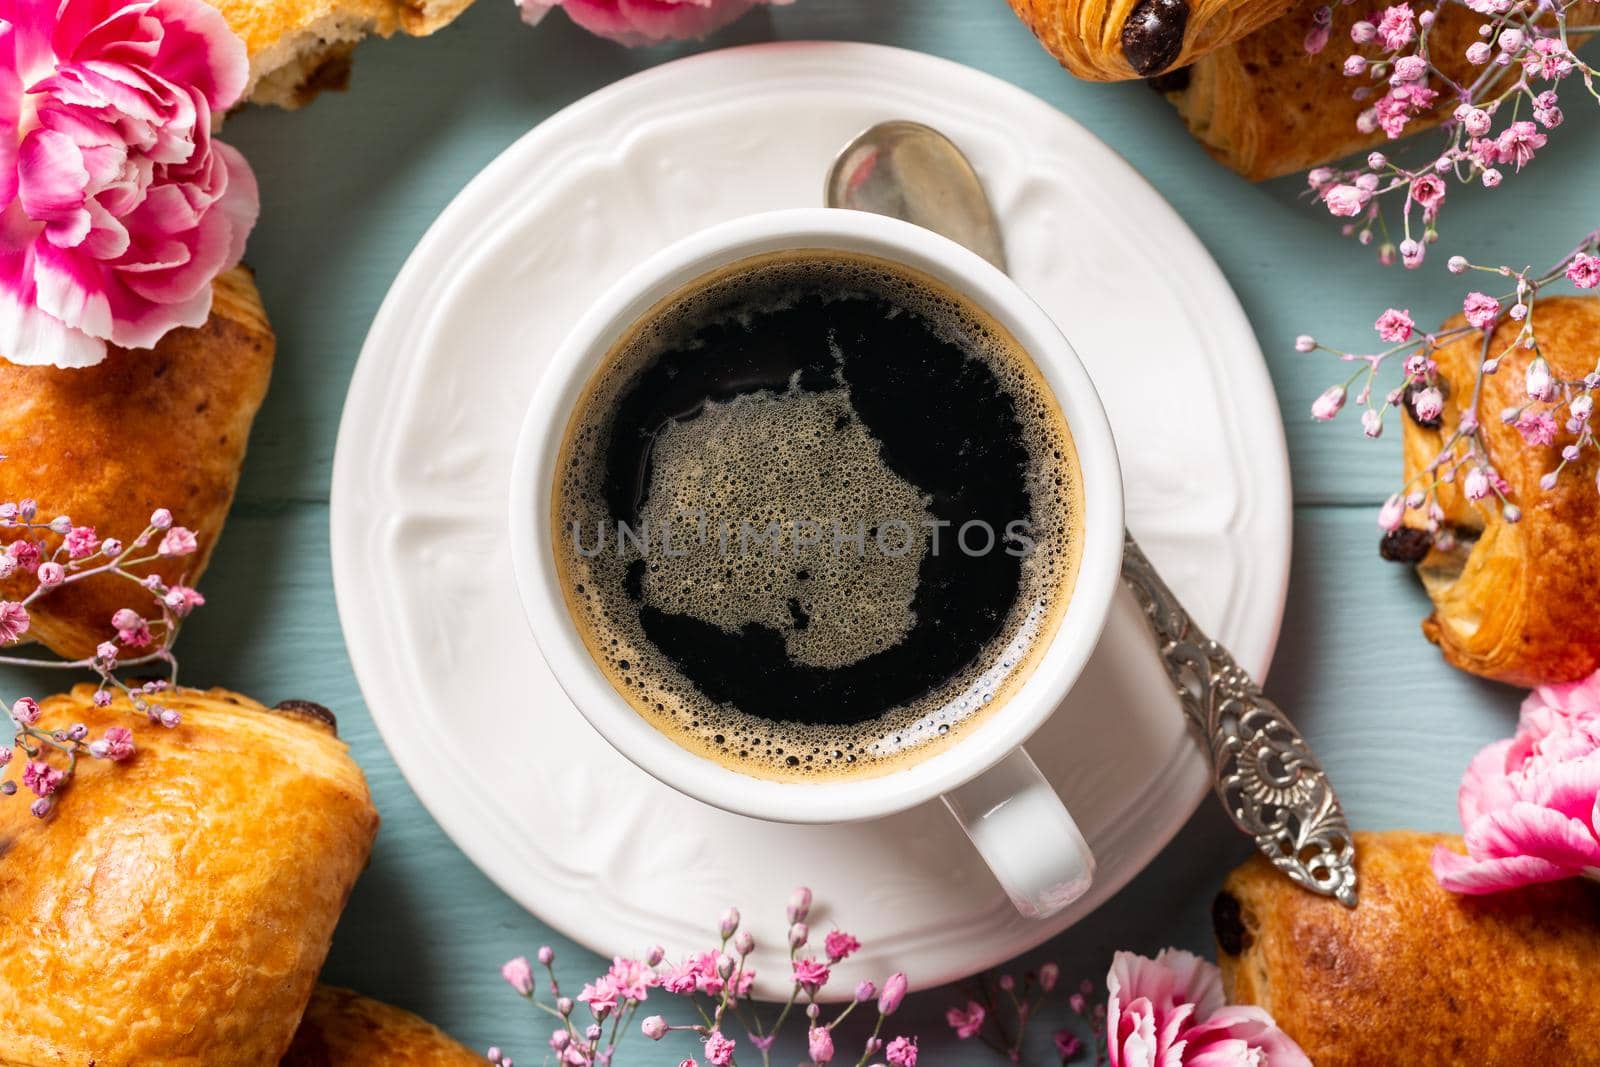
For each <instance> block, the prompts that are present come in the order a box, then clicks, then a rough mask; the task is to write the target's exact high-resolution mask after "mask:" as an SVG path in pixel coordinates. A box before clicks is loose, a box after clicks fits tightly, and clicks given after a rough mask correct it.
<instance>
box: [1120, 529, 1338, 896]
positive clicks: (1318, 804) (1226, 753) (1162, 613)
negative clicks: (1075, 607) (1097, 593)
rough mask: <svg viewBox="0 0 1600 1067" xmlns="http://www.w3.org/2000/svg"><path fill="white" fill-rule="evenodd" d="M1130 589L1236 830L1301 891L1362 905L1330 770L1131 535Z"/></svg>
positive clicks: (1125, 571) (1126, 546)
mask: <svg viewBox="0 0 1600 1067" xmlns="http://www.w3.org/2000/svg"><path fill="white" fill-rule="evenodd" d="M1122 580H1123V581H1124V582H1125V583H1126V584H1127V586H1128V588H1129V589H1130V590H1132V592H1133V595H1134V597H1135V598H1136V599H1137V600H1138V601H1139V607H1140V609H1141V610H1142V611H1143V612H1144V615H1145V618H1146V619H1147V620H1148V621H1149V623H1150V629H1151V631H1152V632H1153V633H1154V634H1155V637H1156V644H1157V646H1158V647H1159V650H1160V652H1161V662H1162V663H1163V664H1164V665H1165V666H1166V668H1167V675H1168V677H1170V678H1171V679H1172V684H1173V686H1174V687H1175V688H1176V689H1177V692H1178V700H1179V701H1180V702H1181V703H1182V704H1183V711H1184V714H1185V715H1187V716H1188V719H1189V726H1190V727H1191V728H1192V729H1193V730H1194V732H1195V734H1196V735H1197V736H1198V738H1199V740H1200V743H1201V744H1202V745H1203V746H1205V748H1206V751H1207V753H1208V755H1209V756H1210V758H1211V771H1212V788H1213V789H1214V790H1215V791H1216V794H1217V799H1218V800H1220V801H1222V806H1223V807H1224V808H1226V809H1227V811H1228V816H1229V818H1231V819H1232V820H1233V823H1234V825H1235V826H1237V827H1238V828H1239V829H1240V830H1242V831H1244V833H1246V834H1248V835H1249V836H1251V837H1253V838H1255V842H1256V848H1258V849H1259V850H1260V851H1261V854H1262V855H1264V856H1266V857H1267V859H1269V860H1271V861H1272V864H1273V866H1275V867H1277V868H1278V870H1280V871H1282V872H1283V873H1284V874H1286V875H1288V876H1289V878H1290V879H1291V880H1292V881H1294V882H1295V883H1296V884H1298V885H1300V886H1303V887H1305V888H1306V889H1309V890H1311V891H1312V892H1314V893H1321V894H1323V895H1324V896H1330V897H1334V898H1336V899H1337V900H1338V901H1339V902H1340V903H1341V904H1343V905H1345V906H1346V907H1350V908H1353V907H1355V904H1356V870H1355V842H1354V841H1353V839H1352V838H1351V836H1350V824H1349V823H1348V822H1347V821H1346V820H1345V817H1344V809H1342V808H1341V807H1340V806H1339V798H1338V797H1337V796H1336V795H1334V792H1333V785H1332V784H1331V783H1330V782H1329V781H1328V776H1327V775H1326V774H1325V773H1323V770H1322V764H1320V763H1318V762H1317V757H1316V756H1315V755H1314V754H1313V753H1312V751H1311V746H1310V745H1308V744H1306V740H1305V738H1303V737H1301V736H1300V731H1299V730H1296V729H1295V728H1294V724H1293V723H1291V722H1290V721H1289V717H1288V716H1287V715H1285V714H1284V713H1283V711H1282V709H1280V708H1279V707H1278V706H1277V705H1276V704H1274V703H1273V702H1272V701H1270V700H1268V699H1267V698H1266V697H1265V696H1264V695H1262V692H1261V688H1260V687H1259V686H1257V685H1256V683H1255V682H1254V681H1253V680H1251V678H1250V674H1249V672H1248V671H1246V670H1245V669H1244V668H1243V667H1240V666H1239V664H1238V663H1237V662H1235V661H1234V658H1233V656H1232V655H1231V654H1230V653H1229V652H1228V650H1227V649H1225V648H1223V647H1222V646H1221V645H1219V644H1217V643H1216V642H1215V641H1213V640H1212V639H1211V638H1209V637H1207V636H1206V635H1205V634H1204V633H1203V632H1202V631H1201V630H1200V627H1199V626H1197V625H1195V621H1194V619H1192V618H1190V616H1189V613H1188V612H1187V611H1185V610H1184V609H1183V605H1182V604H1180V603H1178V598H1177V597H1176V596H1174V595H1173V592H1172V590H1171V589H1169V588H1168V587H1167V583H1166V582H1164V581H1162V580H1161V576H1160V575H1159V574H1157V573H1156V569H1155V567H1153V566H1151V564H1150V560H1149V559H1148V558H1147V557H1146V556H1145V554H1144V552H1143V551H1142V550H1141V549H1140V548H1139V545H1138V542H1136V541H1134V539H1133V535H1132V534H1126V535H1125V539H1124V541H1123V547H1122Z"/></svg>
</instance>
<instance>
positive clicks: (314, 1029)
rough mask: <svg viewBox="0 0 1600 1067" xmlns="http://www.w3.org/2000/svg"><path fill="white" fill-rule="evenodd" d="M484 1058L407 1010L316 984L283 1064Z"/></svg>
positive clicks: (472, 1063)
mask: <svg viewBox="0 0 1600 1067" xmlns="http://www.w3.org/2000/svg"><path fill="white" fill-rule="evenodd" d="M483 1063H484V1060H483V1057H482V1056H481V1055H479V1054H478V1053H476V1052H473V1051H472V1050H471V1049H469V1048H467V1047H466V1046H465V1045H460V1044H457V1043H456V1042H455V1041H453V1040H451V1039H450V1038H449V1037H446V1036H445V1034H444V1033H443V1032H442V1031H441V1030H439V1028H438V1027H436V1026H434V1025H432V1024H431V1023H427V1022H424V1021H423V1020H421V1019H419V1018H417V1017H416V1016H415V1015H412V1014H411V1013H410V1012H408V1011H401V1010H400V1009H399V1008H394V1007H390V1006H389V1005H387V1004H381V1003H379V1002H378V1001H376V1000H369V999H367V998H366V997H364V996H361V995H360V994H359V993H352V992H351V991H350V990H348V989H335V988H333V987H331V986H318V987H317V989H316V992H314V993H313V994H312V995H311V1003H310V1004H309V1005H308V1006H307V1007H306V1014H305V1017H304V1018H302V1019H301V1020H300V1029H299V1031H298V1032H297V1033H296V1034H295V1035H294V1044H292V1045H290V1046H289V1054H288V1055H287V1056H285V1057H284V1058H283V1063H282V1067H355V1065H358V1064H382V1065H383V1067H483Z"/></svg>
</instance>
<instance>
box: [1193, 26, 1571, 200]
mask: <svg viewBox="0 0 1600 1067" xmlns="http://www.w3.org/2000/svg"><path fill="white" fill-rule="evenodd" d="M1323 4H1324V0H1299V2H1298V3H1295V4H1293V5H1292V7H1291V9H1290V11H1289V14H1287V15H1286V16H1285V17H1283V18H1281V19H1279V20H1278V21H1276V22H1273V23H1271V24H1269V25H1266V26H1265V27H1263V28H1261V29H1258V30H1256V31H1255V32H1254V33H1251V34H1250V35H1249V36H1247V37H1242V38H1240V39H1238V40H1235V41H1233V42H1232V43H1231V44H1228V45H1227V46H1226V47H1223V48H1218V49H1216V50H1215V51H1212V52H1210V53H1209V54H1207V55H1205V56H1204V57H1202V58H1200V59H1199V60H1198V62H1196V63H1195V64H1194V65H1193V66H1192V67H1190V68H1189V69H1188V70H1186V71H1181V72H1177V73H1176V74H1174V75H1173V78H1172V79H1171V80H1172V81H1174V82H1176V83H1177V88H1175V89H1173V90H1172V91H1170V92H1168V93H1167V99H1169V100H1171V101H1172V103H1173V104H1174V105H1176V106H1177V108H1178V114H1179V115H1180V116H1182V118H1183V121H1184V123H1185V124H1186V125H1187V126H1188V127H1189V132H1190V133H1192V134H1193V135H1194V136H1195V138H1196V139H1198V140H1199V141H1200V143H1201V144H1203V145H1205V147H1206V150H1207V151H1208V152H1210V153H1211V154H1212V156H1214V157H1216V159H1217V160H1218V161H1219V162H1221V163H1223V164H1224V165H1225V166H1227V167H1229V168H1230V169H1232V170H1235V171H1237V172H1238V173H1240V174H1242V175H1244V177H1246V178H1248V179H1250V180H1251V181H1264V180H1265V179H1267V178H1276V177H1279V176H1281V175H1284V174H1293V173H1295V172H1296V171H1302V170H1309V169H1310V168H1312V167H1315V166H1320V165H1321V164H1323V163H1331V162H1333V161H1334V160H1336V159H1341V158H1343V157H1344V156H1347V155H1350V154H1351V153H1353V152H1359V151H1362V150H1365V149H1371V148H1378V147H1381V146H1383V145H1386V144H1390V143H1391V142H1390V140H1389V137H1388V135H1387V134H1385V133H1384V132H1383V131H1382V130H1375V131H1374V132H1372V133H1362V132H1361V131H1360V130H1358V129H1357V128H1356V118H1357V116H1359V115H1360V114H1361V112H1362V111H1363V110H1364V109H1366V108H1367V107H1370V106H1371V103H1372V102H1371V100H1368V101H1365V102H1362V101H1358V100H1356V99H1355V98H1354V97H1352V96H1351V93H1352V92H1353V91H1354V90H1355V89H1357V88H1359V87H1361V86H1363V85H1371V84H1372V82H1371V80H1370V79H1366V78H1349V77H1346V76H1345V74H1344V61H1345V58H1346V57H1347V56H1349V55H1350V54H1351V53H1352V51H1354V46H1353V45H1352V44H1351V43H1350V27H1351V26H1352V25H1353V24H1354V23H1355V22H1356V21H1358V20H1359V19H1364V18H1368V17H1369V16H1371V15H1372V11H1371V10H1370V9H1369V8H1367V7H1362V6H1360V5H1358V4H1334V5H1333V26H1332V32H1331V35H1330V37H1329V40H1328V44H1327V46H1326V47H1324V48H1323V49H1322V51H1321V52H1319V53H1317V54H1316V55H1309V54H1308V53H1307V52H1306V50H1305V38H1306V33H1307V31H1309V30H1310V29H1311V17H1312V12H1314V11H1315V10H1316V9H1317V8H1319V7H1321V6H1323ZM1596 13H1600V5H1597V4H1581V5H1578V6H1577V7H1575V8H1573V9H1572V11H1571V13H1570V14H1569V16H1568V21H1569V23H1574V22H1589V21H1593V16H1594V15H1595V14H1596ZM1482 23H1483V17H1482V16H1480V15H1477V14H1474V13H1473V12H1471V11H1469V10H1467V9H1465V8H1463V7H1460V6H1459V5H1455V4H1445V5H1442V6H1441V7H1440V8H1439V9H1438V21H1437V22H1436V23H1435V25H1434V28H1433V30H1432V33H1431V36H1430V38H1429V48H1428V55H1429V56H1430V58H1431V59H1432V61H1433V62H1434V63H1435V64H1437V65H1438V67H1439V68H1440V69H1441V70H1442V71H1444V73H1445V74H1447V75H1448V76H1449V77H1451V78H1453V79H1457V80H1463V79H1467V78H1468V76H1469V75H1470V73H1471V72H1472V71H1473V70H1474V69H1475V68H1473V67H1472V65H1471V64H1470V63H1468V62H1467V58H1466V51H1467V47H1468V46H1469V45H1471V44H1472V43H1473V42H1474V41H1477V40H1478V39H1479V38H1478V27H1479V26H1480V25H1481V24H1482ZM1585 40H1587V38H1585V37H1581V36H1576V37H1574V38H1573V43H1574V46H1576V45H1577V44H1581V43H1582V42H1583V41H1585ZM1457 103H1458V101H1457V100H1455V99H1453V98H1451V96H1450V94H1449V93H1442V94H1441V95H1440V103H1439V107H1438V109H1437V110H1435V111H1433V112H1431V113H1428V114H1425V115H1418V116H1416V117H1415V118H1413V119H1412V120H1411V121H1410V123H1409V124H1408V125H1407V126H1406V134H1407V135H1408V136H1409V135H1410V134H1413V133H1417V132H1420V131H1422V130H1426V129H1430V128H1432V127H1433V126H1435V125H1437V124H1438V123H1439V121H1440V120H1441V119H1443V118H1444V117H1445V116H1446V115H1448V114H1449V113H1450V111H1451V110H1452V109H1453V108H1454V107H1455V105H1456V104H1457Z"/></svg>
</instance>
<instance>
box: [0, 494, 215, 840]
mask: <svg viewBox="0 0 1600 1067" xmlns="http://www.w3.org/2000/svg"><path fill="white" fill-rule="evenodd" d="M0 530H3V531H7V532H9V533H12V534H15V535H16V536H15V538H14V539H13V540H12V541H10V542H9V543H8V544H7V545H6V546H5V549H4V551H0V579H3V580H11V581H21V580H25V579H31V580H32V582H33V585H32V588H31V590H30V591H29V592H28V593H27V594H26V595H25V596H23V597H22V598H21V599H20V600H0V647H7V646H16V645H19V644H21V643H23V642H25V641H27V640H28V634H29V631H30V629H31V628H32V617H31V615H30V609H31V608H33V606H34V605H35V604H37V603H38V602H39V601H40V600H41V599H43V598H45V597H47V596H50V595H52V594H54V593H56V592H57V591H59V590H61V589H63V588H66V587H67V586H70V585H73V584H76V583H77V582H81V581H84V580H86V579H89V578H103V579H113V580H116V579H120V580H122V581H125V582H127V583H128V592H129V595H130V598H131V602H132V603H136V604H141V605H143V607H142V611H141V610H135V609H134V608H131V607H130V608H122V609H120V610H118V611H117V612H115V613H114V614H113V615H112V616H111V618H110V619H108V620H106V623H107V628H106V638H105V640H103V641H101V642H100V644H99V645H98V646H96V648H95V651H94V653H93V654H92V655H90V656H87V657H84V658H82V659H76V660H50V659H44V658H41V657H32V656H21V655H0V664H6V665H9V666H22V667H53V668H64V669H69V670H89V671H93V672H94V673H95V674H97V675H99V678H100V685H99V688H98V689H97V690H96V691H95V695H94V703H95V704H96V706H98V707H107V706H109V705H110V704H111V703H112V694H113V692H121V693H123V694H124V695H126V696H127V698H128V701H129V702H130V703H131V704H132V706H133V708H134V710H136V711H137V712H140V713H142V714H143V715H144V716H145V718H146V719H148V721H149V722H150V723H151V724H152V725H159V726H163V727H167V728H171V727H174V726H177V725H178V723H179V715H178V712H177V711H176V710H174V709H172V708H168V707H164V706H163V705H162V704H161V700H160V694H161V693H162V692H164V691H166V690H167V689H168V688H170V687H171V686H174V685H176V684H177V679H178V661H177V658H176V657H175V656H174V655H173V654H172V645H173V642H174V641H176V640H177V637H178V630H179V628H180V627H181V626H182V623H183V620H184V619H185V618H187V617H188V615H189V614H190V612H192V611H193V610H194V609H195V608H197V607H199V606H201V605H202V604H204V603H205V597H203V596H202V595H201V594H200V593H199V592H198V591H196V590H195V589H192V588H190V587H189V586H187V585H184V584H182V583H175V584H168V583H167V582H166V581H165V580H164V579H163V578H162V577H161V576H160V575H157V574H140V573H138V572H137V568H142V567H144V566H146V565H148V564H151V563H155V562H158V561H161V560H172V559H178V558H181V557H184V556H188V555H191V554H193V553H194V552H195V551H196V550H197V549H198V547H199V546H198V544H197V542H196V540H195V537H194V534H192V533H191V532H190V531H189V530H187V529H185V528H184V527H182V526H177V525H174V522H173V517H172V513H171V512H170V511H168V510H167V509H165V508H159V509H157V510H156V511H155V513H154V514H152V515H151V516H150V522H149V524H148V525H147V526H146V527H145V528H144V529H143V530H142V531H140V532H139V533H138V534H137V535H136V536H135V537H133V538H132V539H131V540H128V541H122V540H119V539H116V538H110V537H104V538H103V537H101V536H100V534H99V532H98V531H97V530H95V528H94V527H92V526H81V525H79V524H77V523H75V522H74V521H73V520H72V519H71V518H70V517H69V516H66V515H58V516H56V517H54V518H51V519H44V518H42V517H41V515H40V512H39V506H38V504H37V503H36V502H34V501H33V500H26V499H25V500H18V501H5V502H0ZM134 668H143V670H141V671H140V674H142V675H146V676H148V675H149V674H150V672H151V671H152V670H155V671H158V672H160V674H161V675H162V677H159V678H153V679H152V678H149V677H145V678H142V679H141V680H139V681H124V680H123V676H122V672H128V671H131V670H132V669H134ZM6 715H7V717H8V718H9V719H10V722H11V728H12V732H13V737H12V740H11V744H10V746H8V747H7V748H4V749H0V766H4V765H5V764H7V763H9V762H10V761H11V759H12V756H13V753H15V754H17V755H18V756H20V757H21V758H22V759H25V760H26V761H27V762H26V765H25V766H24V768H23V773H22V776H21V777H22V785H23V788H25V789H26V790H27V791H28V792H29V793H31V794H32V795H33V797H34V799H33V802H32V804H31V806H30V810H32V812H33V814H35V815H37V816H39V817H40V818H43V817H44V816H46V815H48V814H49V813H50V812H51V810H53V808H54V807H55V805H56V803H57V802H58V800H59V799H60V796H61V793H62V791H63V790H65V789H66V787H67V786H68V785H69V784H70V783H71V781H72V778H73V775H74V774H75V773H76V771H77V768H78V762H79V761H80V760H81V759H85V758H89V759H101V760H107V761H109V762H112V763H120V762H122V761H123V760H126V759H128V758H130V757H131V756H132V755H133V754H134V735H133V731H132V730H130V729H129V728H128V727H126V726H112V727H110V728H108V729H107V730H106V731H105V733H104V734H102V735H101V736H99V737H91V736H90V733H89V728H88V727H87V726H85V725H84V724H82V723H76V724H73V725H72V726H70V727H67V728H64V729H46V728H44V727H42V726H40V725H39V717H40V709H39V704H38V703H37V702H36V701H35V700H34V699H33V698H32V697H21V698H19V699H17V700H15V701H13V702H12V703H11V704H10V705H9V707H7V708H6ZM17 791H18V789H17V783H16V782H14V781H6V782H4V783H0V794H3V795H6V796H11V795H14V794H16V793H17Z"/></svg>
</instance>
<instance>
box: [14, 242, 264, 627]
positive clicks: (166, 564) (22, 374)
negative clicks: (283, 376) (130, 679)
mask: <svg viewBox="0 0 1600 1067" xmlns="http://www.w3.org/2000/svg"><path fill="white" fill-rule="evenodd" d="M273 351H274V341H273V336H272V327H271V326H270V325H268V324H267V317H266V313H265V312H264V311H263V310H262V307H261V297H260V294H258V293H257V292H256V286H255V282H254V281H253V280H252V279H251V277H250V272H249V271H248V270H247V269H245V268H243V267H235V268H234V269H233V270H230V271H227V272H225V273H224V274H222V275H220V276H219V277H218V278H217V280H216V292H215V297H214V299H213V302H212V306H211V317H210V318H209V319H208V320H207V321H206V324H205V325H204V326H201V327H199V328H198V329H177V330H173V331H172V332H171V333H169V334H167V335H166V336H165V337H163V338H162V339H161V341H160V342H159V343H158V344H157V345H156V347H155V348H153V349H141V350H137V351H131V350H128V349H120V348H112V349H110V351H109V352H108V354H107V356H106V358H105V361H104V362H102V363H97V364H95V365H94V366H91V367H79V368H74V369H70V370H63V369H61V368H58V367H19V366H17V365H15V364H13V363H7V362H4V361H0V452H3V453H5V456H6V458H5V460H4V461H0V500H17V499H19V498H20V497H25V496H26V497H33V498H35V499H36V500H37V501H38V503H39V511H40V514H41V515H42V516H43V518H44V520H45V521H48V520H49V519H50V518H53V517H54V516H56V515H70V516H71V517H72V519H73V521H74V522H77V523H79V524H80V525H84V526H93V527H95V528H96V530H98V532H99V533H100V535H101V536H102V537H120V538H124V539H126V538H131V537H133V536H134V535H135V534H137V533H138V532H139V531H141V530H143V529H144V528H145V524H146V523H147V522H148V521H149V520H150V513H151V512H152V511H154V510H155V509H156V508H158V507H165V508H168V509H170V510H171V511H172V513H173V516H174V517H175V520H176V521H177V522H178V523H179V524H181V525H183V526H187V527H188V528H189V529H191V530H193V531H194V533H195V536H196V538H197V539H198V540H199V544H200V548H199V551H198V552H197V553H196V554H195V555H192V556H184V557H181V558H178V559H174V560H170V561H163V562H162V563H160V564H159V565H156V566H152V567H149V568H146V569H147V570H153V571H156V572H159V573H160V574H161V575H162V576H163V578H165V579H166V580H167V581H168V582H169V583H172V582H177V581H179V580H180V579H181V580H183V581H185V582H186V583H187V584H189V585H193V584H195V582H196V581H197V580H198V579H199V577H200V572H201V571H203V570H204V569H205V565H206V562H207V560H208V559H209V557H210V555H211V550H212V548H213V547H215V545H216V543H217V538H218V536H219V535H220V534H221V533H222V524H223V521H224V520H225V519H226V518H227V514H228V507H229V505H230V504H231V503H232V502H233V490H234V486H235V485H236V484H237V483H238V481H239V467H240V465H241V464H242V463H243V462H244V452H245V445H246V443H247V441H248V439H249V436H250V425H251V423H252V422H253V421H254V420H255V415H256V409H257V408H259V407H260V406H261V401H262V398H263V397H264V396H266V392H267V380H268V378H269V377H270V376H271V372H272V358H273ZM15 536H16V534H15V533H14V532H12V533H5V532H4V531H0V542H4V541H10V540H12V539H14V538H15ZM36 584H37V582H36V580H35V579H34V578H33V576H32V575H30V574H28V573H26V572H25V571H19V572H18V573H17V575H16V576H15V577H13V578H12V579H10V580H9V581H5V582H0V597H4V598H8V599H12V600H16V599H20V598H21V597H22V596H24V595H26V594H27V593H28V592H29V591H30V590H31V589H32V588H33V587H34V586H35V585H36ZM130 590H131V591H132V592H133V593H135V594H137V593H139V590H137V589H131V587H130V585H129V583H128V582H126V581H123V580H121V579H118V578H115V577H108V576H99V577H94V578H87V579H84V580H82V581H77V582H74V583H72V584H71V585H70V586H66V587H64V588H61V589H57V590H55V591H54V592H52V593H50V594H49V595H47V596H45V597H42V598H40V599H39V600H37V601H35V602H34V603H33V604H32V605H30V607H29V609H28V610H29V613H30V614H31V616H32V626H31V628H30V630H29V633H28V637H29V638H30V639H31V640H35V641H38V642H40V643H42V644H44V645H45V646H47V647H48V648H50V649H51V650H52V651H54V652H56V653H58V654H59V655H62V656H66V657H68V658H71V659H76V658H79V657H83V656H88V655H90V654H92V653H93V651H94V647H95V645H96V644H98V643H99V642H101V641H104V640H106V638H107V637H109V636H111V629H110V622H111V616H112V613H113V612H115V611H117V609H119V608H133V609H134V610H139V609H140V608H142V607H143V605H142V604H141V603H139V602H138V600H137V598H133V599H130V596H129V593H130Z"/></svg>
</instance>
